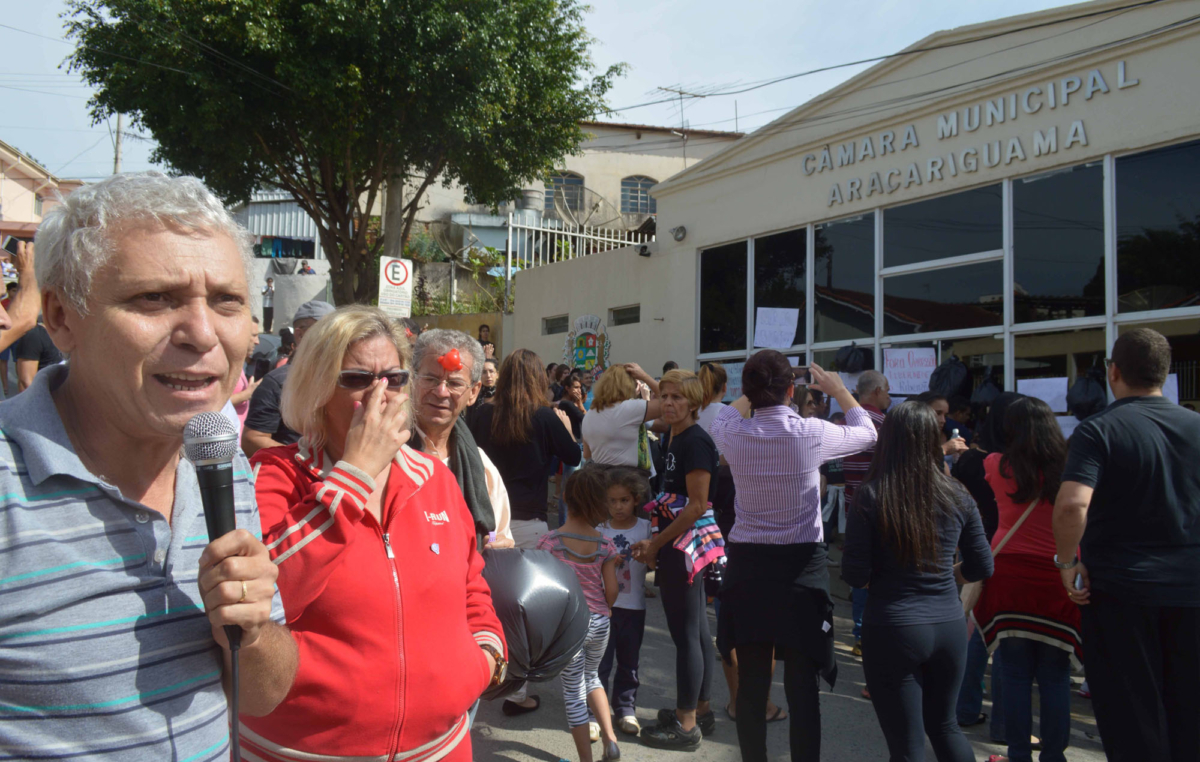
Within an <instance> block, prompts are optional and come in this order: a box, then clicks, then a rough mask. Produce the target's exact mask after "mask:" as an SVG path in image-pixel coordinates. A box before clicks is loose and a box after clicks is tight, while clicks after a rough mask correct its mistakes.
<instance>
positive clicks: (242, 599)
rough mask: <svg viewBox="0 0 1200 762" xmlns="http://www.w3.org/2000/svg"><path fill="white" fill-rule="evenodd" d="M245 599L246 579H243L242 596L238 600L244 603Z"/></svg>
mask: <svg viewBox="0 0 1200 762" xmlns="http://www.w3.org/2000/svg"><path fill="white" fill-rule="evenodd" d="M245 600H246V580H242V597H241V598H238V601H237V602H238V603H242V602H243V601H245Z"/></svg>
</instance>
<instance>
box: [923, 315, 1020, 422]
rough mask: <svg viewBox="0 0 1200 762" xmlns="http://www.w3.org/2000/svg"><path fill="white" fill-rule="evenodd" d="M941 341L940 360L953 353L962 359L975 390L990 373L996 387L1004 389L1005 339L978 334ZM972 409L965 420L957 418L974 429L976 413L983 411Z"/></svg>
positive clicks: (943, 360)
mask: <svg viewBox="0 0 1200 762" xmlns="http://www.w3.org/2000/svg"><path fill="white" fill-rule="evenodd" d="M940 343H941V347H940V349H939V354H938V357H939V358H940V361H941V362H945V361H946V360H947V359H949V357H950V356H951V355H953V356H955V357H957V358H958V359H959V360H962V363H963V365H966V366H967V370H969V371H970V372H971V388H972V389H973V390H974V389H978V388H979V385H980V384H982V383H983V382H984V381H986V380H987V379H988V377H989V376H988V374H989V373H990V374H991V379H992V380H993V381H994V382H995V383H996V387H997V388H998V389H1000V390H1001V391H1003V390H1004V339H997V338H995V337H993V336H976V337H973V338H970V339H953V340H951V339H944V340H942V341H941V342H940ZM968 401H969V400H968ZM972 411H973V412H972V414H971V415H969V416H963V418H964V419H965V420H959V419H955V420H957V421H958V423H961V424H963V425H965V426H966V427H967V428H970V429H974V428H975V415H976V414H977V413H979V412H981V411H979V410H977V409H975V408H972Z"/></svg>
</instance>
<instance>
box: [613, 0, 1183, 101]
mask: <svg viewBox="0 0 1200 762" xmlns="http://www.w3.org/2000/svg"><path fill="white" fill-rule="evenodd" d="M1161 2H1163V0H1143V2H1139V3H1131V4H1129V5H1123V6H1120V7H1119V8H1110V9H1107V10H1103V11H1091V12H1089V13H1080V14H1077V15H1075V16H1068V17H1066V18H1061V19H1054V20H1052V21H1042V22H1039V23H1036V24H1028V25H1026V26H1023V27H1018V28H1015V29H1008V30H1005V31H1003V32H994V33H992V34H986V35H981V36H979V37H971V38H968V39H965V40H956V41H954V42H947V43H943V44H941V45H930V46H928V47H924V48H913V49H912V50H901V51H900V52H898V53H889V54H887V55H882V56H875V57H874V58H862V59H859V60H857V61H848V62H846V63H840V64H833V65H831V66H821V67H818V68H816V69H809V70H807V71H801V72H797V73H795V74H787V75H784V76H782V77H775V78H773V79H767V80H762V81H760V82H758V83H756V84H751V85H749V86H746V87H743V88H739V89H736V90H725V91H715V92H711V93H708V94H706V96H705V97H715V96H721V95H740V94H742V93H748V92H751V91H753V90H759V89H761V88H764V87H768V86H770V85H776V84H779V83H780V82H787V81H790V80H793V79H799V78H801V77H808V76H811V75H813V74H821V73H824V72H827V71H834V70H836V69H845V68H848V67H851V66H861V65H862V64H868V63H878V62H880V61H887V60H890V59H892V58H902V57H905V56H912V55H917V54H918V53H928V52H931V51H934V50H943V49H946V48H954V47H959V46H962V45H969V44H972V43H976V42H984V41H986V40H994V39H996V38H998V37H1004V36H1007V35H1010V34H1018V33H1020V32H1027V31H1030V30H1032V29H1041V28H1043V27H1048V26H1054V25H1056V24H1065V23H1068V22H1071V21H1079V20H1080V19H1086V18H1092V17H1094V16H1100V15H1104V14H1109V13H1117V12H1121V11H1126V10H1130V9H1133V8H1142V7H1145V6H1149V5H1155V4H1157V3H1161ZM675 100H676V98H675V97H674V96H672V97H670V98H662V99H659V100H654V101H647V102H646V103H638V104H635V105H633V106H626V107H624V108H616V109H608V110H607V113H610V114H612V113H620V112H622V111H632V110H633V109H636V108H644V107H645V106H654V105H657V104H660V103H668V102H672V101H675Z"/></svg>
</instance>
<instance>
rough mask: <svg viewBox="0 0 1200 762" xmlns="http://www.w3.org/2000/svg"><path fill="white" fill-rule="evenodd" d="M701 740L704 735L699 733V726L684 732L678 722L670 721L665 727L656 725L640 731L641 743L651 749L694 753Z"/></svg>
mask: <svg viewBox="0 0 1200 762" xmlns="http://www.w3.org/2000/svg"><path fill="white" fill-rule="evenodd" d="M703 739H704V735H703V734H702V733H701V732H700V726H699V725H697V726H696V727H694V728H692V729H691V730H684V729H683V728H682V727H681V726H680V725H679V722H678V721H672V723H671V724H670V725H667V726H663V725H657V726H655V727H653V728H645V729H644V730H642V743H644V744H646V745H647V746H649V747H651V748H653V749H668V750H671V751H695V750H696V749H698V748H700V741H701V740H703Z"/></svg>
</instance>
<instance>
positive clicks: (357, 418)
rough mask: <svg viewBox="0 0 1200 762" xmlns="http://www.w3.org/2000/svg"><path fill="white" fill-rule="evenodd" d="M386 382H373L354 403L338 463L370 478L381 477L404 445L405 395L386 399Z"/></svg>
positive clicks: (406, 437) (384, 380) (405, 422)
mask: <svg viewBox="0 0 1200 762" xmlns="http://www.w3.org/2000/svg"><path fill="white" fill-rule="evenodd" d="M386 390H387V380H386V379H382V378H377V379H375V383H373V384H371V388H370V389H368V390H367V394H366V396H365V397H364V398H363V401H362V402H361V403H355V404H356V405H357V408H356V409H355V411H354V418H353V419H352V420H351V421H350V431H349V432H347V434H346V448H345V449H344V450H343V451H342V460H344V461H346V462H347V463H349V464H350V465H352V466H354V467H356V468H359V469H361V470H362V471H363V472H365V473H366V474H367V475H369V476H371V477H374V476H376V475H377V474H379V473H381V472H382V471H383V469H385V468H386V467H387V466H388V464H389V463H391V462H392V459H393V458H395V457H396V453H397V452H398V451H399V450H400V447H401V446H403V445H404V443H406V442H407V441H408V438H409V435H410V433H409V429H408V415H407V413H406V411H405V405H404V403H405V402H406V401H407V400H408V395H407V394H398V395H396V397H394V398H393V399H391V400H389V399H388V398H387V392H386Z"/></svg>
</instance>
